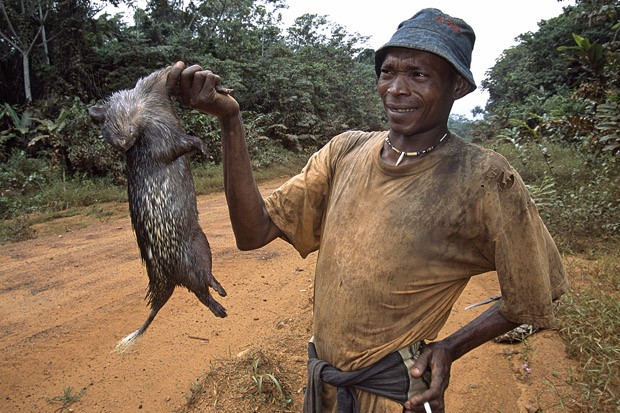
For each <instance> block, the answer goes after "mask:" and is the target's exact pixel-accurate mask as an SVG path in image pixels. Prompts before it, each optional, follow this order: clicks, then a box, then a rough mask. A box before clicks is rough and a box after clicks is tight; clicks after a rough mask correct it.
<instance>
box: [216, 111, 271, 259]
mask: <svg viewBox="0 0 620 413" xmlns="http://www.w3.org/2000/svg"><path fill="white" fill-rule="evenodd" d="M220 125H221V128H222V151H223V165H224V190H225V193H226V200H227V202H228V210H229V214H230V220H231V224H232V227H233V231H234V233H235V238H236V240H237V246H238V247H239V248H240V249H242V250H249V249H255V248H259V247H262V246H263V245H265V244H267V243H268V242H270V241H272V240H273V239H275V238H276V237H277V236H278V233H277V231H276V227H275V225H273V223H272V221H271V219H270V218H269V215H268V214H267V211H266V209H265V203H264V201H263V197H262V195H261V194H260V192H259V190H258V187H257V185H256V182H255V181H254V174H253V172H252V164H251V162H250V156H249V153H248V148H247V144H246V141H245V133H244V131H243V123H242V121H241V114H240V113H238V114H237V115H236V116H229V117H226V118H223V119H220Z"/></svg>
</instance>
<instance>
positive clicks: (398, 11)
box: [282, 0, 575, 116]
mask: <svg viewBox="0 0 620 413" xmlns="http://www.w3.org/2000/svg"><path fill="white" fill-rule="evenodd" d="M384 1H385V3H383V2H382V1H376V0H375V1H370V2H361V1H359V0H286V3H287V4H288V5H289V8H288V10H284V11H283V12H282V14H283V16H284V18H285V22H289V24H290V22H293V21H294V19H295V18H296V17H299V16H301V15H303V14H305V13H312V14H319V15H327V16H328V18H329V20H330V21H332V22H335V23H338V24H340V25H342V26H344V27H346V29H347V31H348V32H350V33H359V34H360V35H362V36H370V41H369V45H368V46H369V47H372V48H373V49H378V48H379V47H381V46H382V45H383V44H384V43H386V42H387V41H388V40H389V39H390V37H391V36H392V34H393V33H394V31H395V30H396V28H397V27H398V24H399V23H400V22H401V21H403V20H406V19H408V18H410V17H411V16H413V15H414V14H415V13H416V12H418V11H419V10H420V9H423V8H426V7H434V8H437V9H440V10H442V11H443V12H444V13H447V14H449V15H451V16H453V17H460V18H461V19H463V20H465V21H466V22H467V23H469V25H471V26H472V27H473V29H474V31H475V32H476V45H475V47H474V53H473V59H472V67H471V69H472V72H473V74H474V79H475V80H476V83H477V84H478V85H480V82H481V81H482V79H483V78H484V77H485V73H486V72H487V70H489V69H490V68H491V67H493V65H494V64H495V61H496V59H497V58H498V57H499V56H500V54H501V53H502V51H503V50H505V49H507V48H509V47H510V46H512V45H514V44H516V43H515V41H514V39H515V37H517V36H518V35H520V34H522V33H526V32H535V31H537V30H538V22H540V21H541V20H548V19H550V18H553V17H556V16H559V15H560V14H561V13H562V8H563V7H565V6H568V5H574V4H575V2H574V0H565V1H561V2H558V1H557V0H519V1H502V0H469V1H465V0H433V1H421V0H387V1H386V0H384ZM487 98H488V95H487V94H486V93H483V92H482V91H481V90H480V89H478V90H476V91H474V92H472V93H470V94H469V95H467V96H465V97H464V98H462V99H460V100H458V101H456V102H455V104H454V107H453V110H452V112H453V113H457V114H461V115H466V116H471V114H470V111H471V109H473V108H474V107H476V106H482V107H484V105H485V103H486V101H487Z"/></svg>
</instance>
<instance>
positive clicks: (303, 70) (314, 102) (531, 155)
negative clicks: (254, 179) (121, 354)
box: [0, 0, 620, 411]
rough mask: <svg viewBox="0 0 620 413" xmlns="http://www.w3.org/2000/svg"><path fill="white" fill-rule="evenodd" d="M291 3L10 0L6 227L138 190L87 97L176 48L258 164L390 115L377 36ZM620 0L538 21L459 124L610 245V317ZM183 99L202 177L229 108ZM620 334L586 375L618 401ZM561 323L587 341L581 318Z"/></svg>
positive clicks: (284, 160) (6, 19) (3, 82)
mask: <svg viewBox="0 0 620 413" xmlns="http://www.w3.org/2000/svg"><path fill="white" fill-rule="evenodd" d="M108 3H111V4H114V5H123V4H124V5H126V6H127V7H129V8H130V10H131V11H132V14H133V19H132V21H131V23H129V22H128V21H127V20H125V19H123V17H122V16H121V15H111V14H108V13H106V12H105V6H106V4H108ZM285 7H286V0H211V1H204V0H193V1H189V2H188V1H180V0H149V1H147V2H146V6H145V7H144V9H142V8H138V7H136V6H135V5H134V2H130V1H122V0H114V1H110V2H101V1H92V0H63V1H54V0H0V244H4V243H12V242H18V241H21V240H25V239H29V238H34V237H36V231H35V230H33V229H32V226H33V224H35V223H37V222H40V220H44V219H51V218H53V217H55V216H59V214H60V215H62V214H63V213H65V214H66V213H72V212H66V211H72V210H73V209H74V208H79V207H85V206H91V205H97V204H101V203H104V202H124V201H125V200H126V193H125V189H124V188H125V187H124V185H125V178H124V171H123V160H122V158H121V156H120V155H119V154H118V153H116V152H115V151H114V150H113V149H112V148H111V147H109V145H107V144H106V143H105V142H103V140H102V139H101V138H100V130H99V128H98V126H97V125H95V124H93V123H92V121H91V119H90V117H89V116H88V107H89V106H91V105H92V104H94V103H96V102H98V101H100V100H101V99H104V98H105V97H106V96H109V95H110V94H111V93H112V92H114V91H117V90H120V89H126V88H131V87H133V85H134V84H135V82H136V80H137V79H138V78H140V77H142V76H145V75H147V74H149V73H151V72H153V71H155V70H157V69H160V68H163V67H166V66H168V65H170V64H172V63H173V62H175V61H177V60H184V61H185V62H199V63H200V64H201V65H203V67H208V68H210V69H211V70H213V71H214V72H216V73H217V74H219V75H220V76H221V77H222V78H223V79H224V83H225V85H226V86H227V87H229V88H232V89H233V90H234V96H235V98H236V99H237V100H238V101H239V103H240V106H241V109H242V114H243V118H244V126H245V129H246V134H247V139H248V143H249V148H250V155H251V158H252V162H253V165H254V168H255V170H256V171H257V173H261V172H263V171H265V170H269V169H275V170H277V171H279V172H281V171H282V169H281V168H282V167H283V165H284V166H286V165H289V166H290V168H291V170H293V169H295V168H299V166H300V165H303V162H304V160H305V159H307V157H308V156H309V154H311V153H312V152H313V151H315V150H317V149H318V148H320V147H321V146H322V145H324V144H325V143H326V142H327V141H328V140H329V139H330V138H331V137H333V136H335V135H336V134H338V133H340V132H342V131H345V130H348V129H361V130H378V129H385V128H386V124H385V119H384V115H383V108H382V105H381V101H380V99H379V98H378V96H377V93H376V76H375V73H374V65H373V63H374V51H373V50H372V49H370V48H368V47H367V46H366V40H367V39H366V38H365V37H364V36H362V35H360V34H357V33H350V32H348V31H347V29H346V28H345V27H343V26H342V25H340V24H338V23H337V22H334V21H330V20H329V18H328V17H327V16H321V15H314V14H306V15H302V16H300V17H298V18H297V19H296V20H295V22H294V24H293V25H291V26H289V27H284V25H283V23H282V18H281V15H280V13H279V12H280V11H281V10H282V9H283V8H285ZM619 12H620V3H619V2H618V1H617V0H576V1H575V4H574V5H571V6H569V5H567V6H565V7H564V10H563V13H562V14H561V15H559V16H557V17H555V18H552V19H549V20H543V21H541V22H539V27H538V30H537V31H536V32H528V33H523V34H521V35H520V36H519V37H518V38H517V43H516V44H515V46H513V47H511V48H509V49H506V50H504V51H503V53H502V54H501V55H500V56H498V58H497V61H496V64H495V65H494V66H493V67H492V68H491V69H490V70H489V71H488V72H487V74H486V77H485V78H484V79H483V80H482V81H481V82H480V87H482V88H483V89H484V90H486V91H487V92H488V94H489V99H488V101H487V104H486V106H485V107H477V108H475V109H474V110H473V111H472V118H468V117H463V116H452V117H451V119H450V124H449V126H450V129H451V130H452V131H453V132H456V133H457V134H459V135H461V136H463V137H464V138H466V139H468V140H471V141H473V142H476V143H478V144H480V145H483V146H486V147H489V148H492V149H495V150H497V151H499V152H500V153H502V154H504V155H505V156H506V157H507V158H508V159H509V160H510V162H511V163H512V164H513V165H514V166H515V169H517V170H518V171H519V172H520V173H521V175H522V177H523V179H524V181H525V182H526V184H527V185H528V187H529V189H530V191H531V195H532V197H533V198H534V200H535V201H536V203H537V205H538V207H539V209H540V212H541V215H542V216H543V219H544V220H545V223H546V224H547V226H548V227H549V229H550V231H551V233H552V234H553V235H554V238H555V239H556V240H557V242H558V245H559V246H560V248H561V250H562V252H563V253H566V254H586V255H588V256H591V257H596V258H597V259H598V258H600V257H602V256H603V257H606V258H605V260H606V261H605V262H606V263H607V267H606V268H607V270H605V274H606V275H605V277H611V285H613V286H615V287H614V289H612V290H611V291H609V295H607V296H605V297H606V299H609V298H610V297H611V301H607V302H609V303H611V304H610V306H611V310H610V311H612V314H613V316H612V317H611V326H610V327H609V326H608V327H609V328H611V332H612V333H613V331H615V333H617V326H618V317H620V309H619V308H618V304H617V300H618V292H619V291H620V285H619V281H618V275H617V274H618V272H619V271H618V268H619V266H620V264H619V258H620V253H619V252H618V251H619V249H620V248H619V246H620V185H619V184H620V76H619V73H620V49H619V46H620V18H619ZM179 111H180V116H181V119H182V121H183V125H184V128H185V129H186V130H187V132H188V133H189V134H192V135H196V136H199V137H201V138H203V139H204V140H205V141H206V142H207V144H208V145H209V147H210V150H211V153H212V155H213V156H212V157H211V158H209V159H207V158H205V157H203V156H201V155H194V156H193V159H192V160H193V163H192V164H193V168H194V171H195V175H196V177H197V181H198V182H199V183H198V184H197V189H198V190H199V192H200V190H201V189H200V188H198V187H201V188H203V191H204V190H206V189H204V188H205V185H203V183H204V182H205V181H204V180H205V179H208V178H207V177H210V176H212V175H213V174H214V173H217V171H218V170H219V169H220V167H221V165H220V161H221V142H220V136H219V125H218V123H217V121H216V120H215V119H212V118H210V117H205V116H203V115H200V114H197V113H195V112H192V111H189V110H184V109H182V108H179ZM214 171H215V172H214ZM217 179H218V178H216V180H217ZM220 185H221V183H220ZM214 188H216V189H217V188H220V187H219V186H218V184H214ZM63 211H64V212H63ZM611 274H615V275H611ZM575 299H576V300H578V298H575ZM597 300H598V301H600V300H599V299H597ZM614 302H615V303H616V304H613V303H614ZM608 321H609V319H607V321H604V320H603V321H602V322H601V323H602V324H604V323H606V322H607V324H609V323H608ZM582 333H583V331H582ZM615 333H613V334H610V335H608V336H605V337H606V338H605V340H612V343H611V344H610V345H609V353H606V354H607V355H605V356H601V360H607V361H601V363H604V364H605V366H606V368H609V369H611V370H609V372H608V374H606V375H605V377H608V378H609V381H608V382H605V383H604V384H601V383H598V384H597V383H592V384H591V386H592V388H595V389H598V390H597V391H598V392H599V393H597V394H599V396H600V395H601V394H602V395H607V396H605V397H606V398H605V397H603V396H600V397H599V398H598V399H597V400H598V401H597V403H602V404H601V405H600V406H603V407H605V406H607V407H608V406H612V405H614V403H616V402H617V396H613V392H612V390H613V389H615V390H614V391H617V390H618V386H619V384H618V383H619V379H618V376H619V374H618V365H617V363H613V362H612V361H611V360H613V358H614V357H617V354H618V352H620V343H619V341H618V338H617V334H615ZM593 334H594V333H593ZM613 335H615V336H616V338H615V339H609V337H610V336H613ZM566 337H567V340H569V341H570V340H573V341H575V340H577V339H576V338H575V337H573V336H571V331H570V330H567V332H566ZM588 337H591V336H588ZM605 340H603V341H605ZM607 342H609V341H607ZM584 346H585V344H584ZM579 351H582V352H583V351H584V350H583V348H581V350H579ZM614 354H615V356H614ZM605 357H607V358H605ZM599 367H600V366H599ZM610 392H611V393H610ZM610 394H611V396H610ZM615 394H617V393H615ZM616 405H617V404H616ZM597 406H599V405H597ZM600 406H599V407H600ZM591 411H595V410H591ZM600 411H604V410H600ZM609 411H611V410H609Z"/></svg>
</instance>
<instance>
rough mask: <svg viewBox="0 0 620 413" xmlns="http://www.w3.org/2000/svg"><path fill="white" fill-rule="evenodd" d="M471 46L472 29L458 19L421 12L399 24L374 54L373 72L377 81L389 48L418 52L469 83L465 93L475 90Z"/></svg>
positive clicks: (442, 13) (473, 40) (441, 14)
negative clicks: (437, 59)
mask: <svg viewBox="0 0 620 413" xmlns="http://www.w3.org/2000/svg"><path fill="white" fill-rule="evenodd" d="M475 42H476V34H475V33H474V29H472V27H471V26H470V25H469V24H467V23H465V21H463V20H462V19H459V18H454V17H452V16H449V15H447V14H445V13H444V12H442V11H441V10H439V9H433V8H429V9H423V10H421V11H419V12H418V13H416V14H415V15H414V16H413V17H412V18H410V19H408V20H405V21H403V22H402V23H401V24H399V25H398V28H397V29H396V32H395V33H394V35H393V36H392V38H391V39H390V40H389V41H388V42H387V43H386V44H384V45H383V46H381V48H379V49H378V50H377V51H376V52H375V72H376V73H377V77H379V75H380V74H381V65H382V64H383V61H384V60H385V56H386V54H387V49H388V48H389V47H404V48H408V49H416V50H422V51H425V52H430V53H434V54H436V55H438V56H440V57H442V58H444V59H445V60H447V61H448V62H449V63H450V64H451V65H452V66H453V67H454V69H456V71H457V72H458V73H459V74H460V75H461V76H463V78H465V80H466V81H467V83H469V86H470V88H469V91H468V92H467V93H469V92H472V91H474V90H475V89H476V82H475V81H474V76H473V74H472V73H471V70H470V66H471V54H472V51H473V49H474V43H475Z"/></svg>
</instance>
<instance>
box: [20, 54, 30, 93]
mask: <svg viewBox="0 0 620 413" xmlns="http://www.w3.org/2000/svg"><path fill="white" fill-rule="evenodd" d="M22 63H23V66H24V94H25V95H26V100H27V101H28V102H32V90H31V89H30V60H29V59H28V52H27V51H25V50H22Z"/></svg>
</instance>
